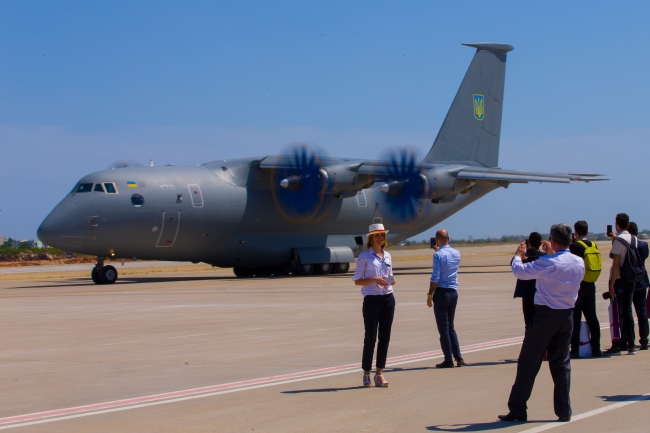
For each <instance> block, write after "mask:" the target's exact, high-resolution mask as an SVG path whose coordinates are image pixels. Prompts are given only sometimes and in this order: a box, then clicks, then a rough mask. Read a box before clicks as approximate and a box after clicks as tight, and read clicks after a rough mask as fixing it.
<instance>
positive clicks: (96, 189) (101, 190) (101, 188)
mask: <svg viewBox="0 0 650 433" xmlns="http://www.w3.org/2000/svg"><path fill="white" fill-rule="evenodd" d="M95 191H97V192H104V188H103V187H102V184H101V183H97V184H95Z"/></svg>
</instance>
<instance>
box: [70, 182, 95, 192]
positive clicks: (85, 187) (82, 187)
mask: <svg viewBox="0 0 650 433" xmlns="http://www.w3.org/2000/svg"><path fill="white" fill-rule="evenodd" d="M92 190H93V184H92V183H80V184H79V185H77V189H75V191H74V192H75V193H78V192H90V191H92Z"/></svg>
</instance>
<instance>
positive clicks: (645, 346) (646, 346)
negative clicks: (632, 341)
mask: <svg viewBox="0 0 650 433" xmlns="http://www.w3.org/2000/svg"><path fill="white" fill-rule="evenodd" d="M639 350H648V345H647V344H642V345H641V349H639Z"/></svg>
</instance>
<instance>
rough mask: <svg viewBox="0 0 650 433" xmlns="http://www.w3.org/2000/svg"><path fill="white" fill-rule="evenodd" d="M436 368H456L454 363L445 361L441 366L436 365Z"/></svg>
mask: <svg viewBox="0 0 650 433" xmlns="http://www.w3.org/2000/svg"><path fill="white" fill-rule="evenodd" d="M436 368H454V361H444V362H442V363H440V364H436Z"/></svg>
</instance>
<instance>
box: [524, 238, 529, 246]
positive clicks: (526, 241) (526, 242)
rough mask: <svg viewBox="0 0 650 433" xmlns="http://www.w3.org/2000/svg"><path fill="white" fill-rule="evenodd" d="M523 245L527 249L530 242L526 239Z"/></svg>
mask: <svg viewBox="0 0 650 433" xmlns="http://www.w3.org/2000/svg"><path fill="white" fill-rule="evenodd" d="M524 243H525V244H526V246H527V247H530V242H528V239H526V240H525V241H524Z"/></svg>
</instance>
